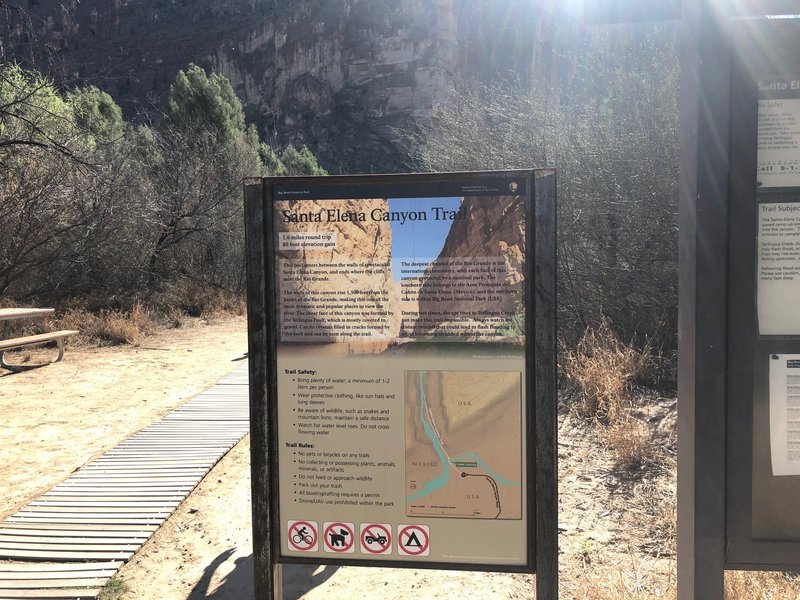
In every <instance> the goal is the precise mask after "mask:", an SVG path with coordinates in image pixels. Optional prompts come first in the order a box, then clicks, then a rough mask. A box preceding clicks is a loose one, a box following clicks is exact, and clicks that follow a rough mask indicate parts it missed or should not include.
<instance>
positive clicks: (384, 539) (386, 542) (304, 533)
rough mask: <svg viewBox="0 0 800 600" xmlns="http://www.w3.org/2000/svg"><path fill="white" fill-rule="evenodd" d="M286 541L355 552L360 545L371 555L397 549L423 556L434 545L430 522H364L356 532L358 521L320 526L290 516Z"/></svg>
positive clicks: (295, 548) (305, 548) (298, 546)
mask: <svg viewBox="0 0 800 600" xmlns="http://www.w3.org/2000/svg"><path fill="white" fill-rule="evenodd" d="M393 530H394V533H393ZM286 541H287V546H288V549H289V551H290V552H319V551H320V550H322V551H324V552H329V553H334V554H353V553H355V552H356V550H357V549H358V551H359V552H360V553H361V554H364V555H367V556H369V555H387V554H392V553H393V551H396V552H397V554H398V555H400V556H412V557H423V556H429V555H430V546H431V536H430V528H429V527H428V526H427V525H419V524H399V525H396V526H394V527H393V526H392V525H390V524H388V523H361V524H360V526H359V528H358V534H356V528H355V525H354V524H353V523H348V522H344V521H326V522H324V523H323V524H322V527H319V525H318V524H317V522H316V521H310V520H309V521H303V520H289V521H288V522H287V526H286ZM356 542H358V543H356Z"/></svg>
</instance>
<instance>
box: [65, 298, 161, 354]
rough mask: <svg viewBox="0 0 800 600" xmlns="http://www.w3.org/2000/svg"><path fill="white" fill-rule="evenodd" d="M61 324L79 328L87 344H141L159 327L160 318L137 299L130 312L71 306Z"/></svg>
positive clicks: (69, 327)
mask: <svg viewBox="0 0 800 600" xmlns="http://www.w3.org/2000/svg"><path fill="white" fill-rule="evenodd" d="M57 323H58V327H60V328H63V329H77V330H78V331H80V332H81V333H80V335H81V338H82V339H83V341H84V342H85V343H86V342H88V343H90V344H99V345H117V344H134V345H136V344H138V343H139V342H140V341H141V339H142V338H143V337H144V336H146V335H148V334H151V333H153V332H154V331H156V330H157V329H158V328H159V319H158V317H157V316H156V315H155V314H154V313H153V312H152V311H151V310H149V309H148V308H146V307H145V306H144V305H143V304H141V303H139V302H137V303H135V304H134V305H133V307H132V308H131V310H129V311H112V310H101V311H98V312H89V311H87V310H84V309H79V308H71V309H68V310H67V311H66V312H64V314H62V315H61V316H60V317H59V318H58V319H57Z"/></svg>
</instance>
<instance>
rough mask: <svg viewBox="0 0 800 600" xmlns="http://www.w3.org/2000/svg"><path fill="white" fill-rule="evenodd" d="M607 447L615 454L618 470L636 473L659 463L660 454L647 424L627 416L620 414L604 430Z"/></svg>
mask: <svg viewBox="0 0 800 600" xmlns="http://www.w3.org/2000/svg"><path fill="white" fill-rule="evenodd" d="M604 439H605V443H606V446H607V447H608V448H610V449H611V450H612V451H613V452H614V458H615V464H616V466H617V468H619V469H622V470H624V471H628V472H632V471H636V470H638V469H640V468H642V467H643V466H645V465H647V464H651V463H654V462H657V458H658V452H657V448H656V446H655V444H654V443H653V435H652V433H651V431H650V428H649V427H648V426H647V424H646V423H643V422H642V421H641V420H639V419H637V418H635V417H631V416H630V415H626V414H619V415H618V416H616V417H615V418H614V419H613V420H612V421H611V423H609V425H608V426H607V427H606V428H605V430H604Z"/></svg>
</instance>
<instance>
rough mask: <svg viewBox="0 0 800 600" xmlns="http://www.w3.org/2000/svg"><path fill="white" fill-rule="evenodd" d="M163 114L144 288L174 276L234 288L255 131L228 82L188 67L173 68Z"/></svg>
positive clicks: (240, 272) (239, 278)
mask: <svg viewBox="0 0 800 600" xmlns="http://www.w3.org/2000/svg"><path fill="white" fill-rule="evenodd" d="M165 117H166V118H165V122H164V125H163V126H162V128H161V131H160V132H159V133H158V135H157V136H156V140H157V141H156V145H157V152H156V153H155V154H154V155H153V157H152V158H151V173H152V177H153V184H154V194H153V207H152V209H153V210H152V215H153V217H152V218H153V222H152V236H151V238H152V239H151V242H150V243H151V252H150V258H149V260H148V265H147V271H148V274H149V283H150V287H151V290H156V289H158V287H159V285H160V284H163V283H165V282H168V281H169V280H170V279H174V277H175V276H176V274H177V275H179V276H180V277H183V278H185V279H188V280H191V281H195V282H202V283H203V284H204V285H212V286H217V287H224V288H228V289H231V288H232V289H235V290H237V291H240V290H241V289H243V285H244V254H243V253H244V245H243V235H242V231H243V223H242V219H243V215H242V208H241V198H240V195H241V181H242V179H243V178H244V177H248V176H253V175H259V174H261V173H262V171H263V166H262V164H261V161H260V158H259V141H258V135H257V133H256V131H255V128H253V127H249V128H245V123H244V111H243V110H242V105H241V103H240V102H239V100H238V98H236V95H235V94H234V93H233V89H232V88H231V86H230V83H229V82H228V81H227V79H225V78H224V77H222V76H220V75H211V76H210V77H208V76H206V74H205V72H204V71H203V70H202V69H200V68H199V67H197V66H195V65H191V66H190V67H189V69H188V70H187V71H186V72H183V71H181V72H179V73H178V76H177V78H176V80H175V83H174V84H173V85H172V87H171V88H170V96H169V101H168V103H167V110H166V112H165Z"/></svg>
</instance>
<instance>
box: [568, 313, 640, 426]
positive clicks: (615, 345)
mask: <svg viewBox="0 0 800 600" xmlns="http://www.w3.org/2000/svg"><path fill="white" fill-rule="evenodd" d="M561 355H562V360H561V364H562V365H563V369H564V373H565V374H566V376H567V377H568V378H569V380H570V381H571V382H572V383H573V384H574V387H575V389H576V391H577V398H576V400H575V401H574V402H573V404H572V410H573V411H574V412H576V413H577V414H578V415H579V416H581V417H583V418H591V419H597V420H600V421H603V422H606V423H610V422H613V421H615V420H616V419H617V418H618V417H620V416H621V415H623V414H624V413H625V412H626V411H625V409H626V408H628V407H629V406H630V403H629V402H627V398H626V391H627V390H628V388H629V386H630V385H631V383H632V382H634V381H635V380H636V379H638V378H639V377H641V376H642V375H643V374H644V373H645V372H646V371H647V369H648V368H649V366H650V364H651V359H650V352H649V349H648V348H645V350H644V351H640V350H638V349H637V348H635V347H634V346H633V345H632V344H625V343H623V342H622V341H621V340H620V339H619V337H617V335H616V334H615V333H614V332H613V331H612V330H611V327H610V325H609V323H608V321H605V320H604V321H602V322H601V323H600V324H599V325H598V326H596V327H590V328H588V329H587V330H586V332H585V333H584V335H583V337H582V338H581V340H580V341H579V342H578V345H577V347H576V348H575V349H574V350H572V349H566V348H564V347H563V346H562V352H561Z"/></svg>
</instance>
